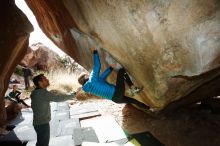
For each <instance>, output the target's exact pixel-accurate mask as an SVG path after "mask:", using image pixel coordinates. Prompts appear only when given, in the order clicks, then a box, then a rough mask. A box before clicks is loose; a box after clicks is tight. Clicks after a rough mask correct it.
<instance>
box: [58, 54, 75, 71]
mask: <svg viewBox="0 0 220 146" xmlns="http://www.w3.org/2000/svg"><path fill="white" fill-rule="evenodd" d="M58 60H59V62H60V63H61V64H62V67H63V68H65V69H70V70H71V71H75V70H76V69H77V68H78V64H77V63H76V61H75V60H73V59H72V58H71V57H69V56H67V55H65V56H63V57H58Z"/></svg>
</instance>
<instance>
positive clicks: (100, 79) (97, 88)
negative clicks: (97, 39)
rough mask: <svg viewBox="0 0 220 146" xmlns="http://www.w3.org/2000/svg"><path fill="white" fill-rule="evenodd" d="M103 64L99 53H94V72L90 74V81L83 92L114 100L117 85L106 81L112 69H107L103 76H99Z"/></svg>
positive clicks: (84, 86)
mask: <svg viewBox="0 0 220 146" xmlns="http://www.w3.org/2000/svg"><path fill="white" fill-rule="evenodd" d="M100 69H101V63H100V59H99V54H98V52H97V51H94V53H93V70H92V72H91V73H90V76H89V80H88V81H87V82H86V83H85V84H84V85H83V90H84V91H85V92H87V93H91V94H94V95H97V96H100V97H102V98H106V99H109V100H112V97H113V96H114V93H115V85H113V84H110V83H108V82H107V81H106V78H107V77H108V75H109V74H110V73H111V71H112V69H111V68H110V67H109V68H107V69H106V70H105V71H104V72H103V73H102V74H101V75H99V73H100Z"/></svg>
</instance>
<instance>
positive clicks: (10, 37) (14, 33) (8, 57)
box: [0, 0, 33, 126]
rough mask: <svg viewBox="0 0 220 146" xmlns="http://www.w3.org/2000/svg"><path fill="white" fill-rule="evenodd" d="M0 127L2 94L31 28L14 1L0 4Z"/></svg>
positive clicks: (21, 53) (20, 56) (3, 116)
mask: <svg viewBox="0 0 220 146" xmlns="http://www.w3.org/2000/svg"><path fill="white" fill-rule="evenodd" d="M0 18H1V23H0V32H1V33H0V55H1V56H0V126H2V125H4V124H5V120H6V115H5V107H4V106H5V104H4V94H5V91H6V90H7V88H8V81H9V78H10V76H11V74H12V72H13V71H14V68H15V66H16V65H17V63H18V62H19V61H20V60H21V59H22V58H23V57H24V54H25V53H26V50H27V47H28V39H29V35H30V32H31V31H33V27H32V25H31V24H30V22H29V21H28V19H27V17H26V16H25V15H24V14H23V13H22V12H21V11H20V10H19V9H18V8H17V7H16V6H15V4H14V1H8V0H3V1H1V4H0Z"/></svg>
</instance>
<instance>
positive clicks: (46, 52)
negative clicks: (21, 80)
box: [21, 43, 62, 71]
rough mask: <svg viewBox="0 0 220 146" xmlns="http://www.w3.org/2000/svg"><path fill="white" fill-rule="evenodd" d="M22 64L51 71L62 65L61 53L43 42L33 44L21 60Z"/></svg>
mask: <svg viewBox="0 0 220 146" xmlns="http://www.w3.org/2000/svg"><path fill="white" fill-rule="evenodd" d="M21 65H26V66H28V67H31V68H33V69H36V70H44V71H49V70H52V69H57V68H60V67H61V66H62V64H61V62H60V61H59V55H58V54H57V53H55V52H53V51H51V50H50V49H49V48H48V47H46V46H45V45H44V44H42V43H36V44H32V45H31V46H30V47H29V48H28V51H27V53H26V55H25V56H24V58H23V59H22V60H21Z"/></svg>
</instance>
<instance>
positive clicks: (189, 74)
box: [0, 0, 220, 125]
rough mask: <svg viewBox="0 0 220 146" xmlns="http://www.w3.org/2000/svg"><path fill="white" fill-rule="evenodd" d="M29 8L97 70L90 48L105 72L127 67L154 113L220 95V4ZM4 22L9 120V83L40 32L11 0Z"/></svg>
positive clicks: (3, 10) (33, 4) (86, 3)
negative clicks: (33, 33)
mask: <svg viewBox="0 0 220 146" xmlns="http://www.w3.org/2000/svg"><path fill="white" fill-rule="evenodd" d="M26 2H27V4H28V6H29V7H30V8H31V10H32V11H33V13H34V15H35V16H36V18H37V21H38V23H39V25H40V27H41V29H42V30H43V31H44V33H45V34H46V35H47V36H48V37H49V38H50V39H51V40H52V41H53V42H54V43H55V44H56V45H57V46H59V47H60V48H61V49H62V50H63V51H64V52H66V53H67V54H69V55H70V56H72V57H73V58H74V59H75V60H76V61H77V62H78V63H79V64H81V65H82V66H83V67H85V68H86V69H88V70H90V69H91V67H92V55H91V50H90V49H89V48H90V47H93V46H95V47H96V48H98V50H99V52H100V56H101V60H102V65H103V69H104V67H106V66H108V64H109V63H112V62H117V64H120V65H122V66H123V67H125V68H126V69H127V71H128V72H129V73H130V75H131V76H132V79H133V81H134V82H135V83H136V84H137V85H142V86H144V91H143V92H142V93H141V94H139V96H135V97H134V98H136V99H138V100H141V101H142V102H143V103H145V104H146V105H148V106H150V107H151V108H153V109H155V110H161V109H168V111H169V110H170V109H176V108H177V107H181V106H184V105H186V104H190V103H193V102H197V101H200V100H202V99H205V98H209V97H213V96H218V95H219V93H220V85H219V83H220V81H219V80H220V75H219V74H220V41H219V40H220V27H219V26H220V1H219V0H209V1H205V0H184V1H180V0H166V1H152V0H139V1H127V0H120V1H119V0H111V1H109V0H81V1H76V0H74V1H73V0H62V1H60V0H27V1H26ZM0 15H1V23H0V29H1V35H0V46H1V49H0V55H1V57H0V100H1V101H0V111H1V112H2V111H3V109H4V108H3V106H4V102H3V95H4V92H5V91H6V89H7V86H8V80H9V77H10V75H11V74H12V72H13V69H14V68H15V66H16V64H17V63H18V62H20V60H21V59H22V58H23V57H24V54H25V53H26V50H27V48H28V38H29V34H30V32H31V31H33V27H32V25H31V24H30V23H29V21H28V20H27V18H26V16H25V15H24V14H23V13H22V12H21V11H20V10H19V9H18V8H17V7H16V6H15V4H14V1H12V0H11V1H8V0H3V1H1V5H0ZM111 79H112V80H113V79H115V74H113V75H112V77H111ZM3 115H4V114H2V113H1V114H0V121H1V119H3V117H4V116H3ZM0 125H1V123H0Z"/></svg>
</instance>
